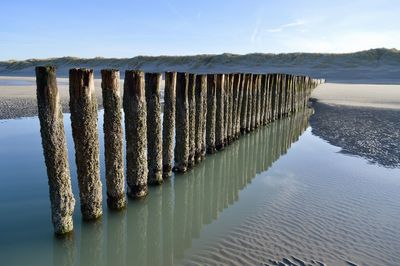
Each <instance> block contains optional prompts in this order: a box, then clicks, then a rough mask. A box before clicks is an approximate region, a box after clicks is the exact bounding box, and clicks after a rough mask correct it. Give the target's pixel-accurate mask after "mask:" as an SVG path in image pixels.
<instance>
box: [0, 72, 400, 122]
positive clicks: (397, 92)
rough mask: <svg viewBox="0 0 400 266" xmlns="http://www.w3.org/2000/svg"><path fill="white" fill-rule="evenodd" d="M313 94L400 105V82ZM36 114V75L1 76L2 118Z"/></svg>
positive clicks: (64, 93) (333, 100) (344, 101)
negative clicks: (398, 83)
mask: <svg viewBox="0 0 400 266" xmlns="http://www.w3.org/2000/svg"><path fill="white" fill-rule="evenodd" d="M57 81H58V89H59V93H60V98H61V103H62V106H63V111H64V112H68V111H69V109H68V101H69V95H68V94H69V93H68V79H67V78H58V79H57ZM163 85H164V84H161V88H163ZM122 87H123V80H121V88H122ZM95 88H96V94H97V97H98V104H99V108H102V98H101V80H100V79H95ZM312 98H313V99H314V100H316V101H318V102H323V103H327V104H336V105H346V106H360V107H375V108H391V109H400V85H371V84H336V83H325V84H322V85H320V86H318V87H317V88H316V89H315V90H314V92H313V93H312ZM36 115H37V104H36V81H35V78H34V77H10V76H0V119H12V118H19V117H31V116H36Z"/></svg>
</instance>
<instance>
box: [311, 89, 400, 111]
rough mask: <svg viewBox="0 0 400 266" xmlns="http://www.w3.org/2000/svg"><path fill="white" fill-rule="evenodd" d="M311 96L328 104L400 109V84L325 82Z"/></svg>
mask: <svg viewBox="0 0 400 266" xmlns="http://www.w3.org/2000/svg"><path fill="white" fill-rule="evenodd" d="M311 96H312V97H313V98H314V99H316V100H317V101H319V102H323V103H327V104H336V105H346V106H359V107H375V108H391V109H400V85H371V84H336V83H325V84H322V85H320V86H318V87H317V88H316V89H315V90H314V91H313V93H312V95H311Z"/></svg>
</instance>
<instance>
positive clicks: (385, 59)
mask: <svg viewBox="0 0 400 266" xmlns="http://www.w3.org/2000/svg"><path fill="white" fill-rule="evenodd" d="M38 65H55V66H57V67H58V75H59V76H60V77H67V76H68V69H69V68H72V67H90V68H94V69H95V74H96V75H97V77H98V76H99V71H100V69H102V68H118V69H121V70H125V69H142V70H144V71H157V72H164V71H173V70H175V71H192V72H197V73H199V72H201V73H210V72H254V73H267V72H268V73H269V72H281V73H291V74H298V75H309V76H312V77H315V78H326V79H327V81H329V82H341V83H380V84H383V83H384V84H400V51H398V50H396V49H372V50H368V51H362V52H357V53H348V54H317V53H289V54H260V53H254V54H246V55H235V54H220V55H195V56H154V57H151V56H137V57H133V58H101V57H96V58H91V59H84V58H75V57H61V58H52V59H29V60H24V61H5V62H0V75H3V76H6V75H12V76H34V67H35V66H38ZM121 74H122V75H123V73H121Z"/></svg>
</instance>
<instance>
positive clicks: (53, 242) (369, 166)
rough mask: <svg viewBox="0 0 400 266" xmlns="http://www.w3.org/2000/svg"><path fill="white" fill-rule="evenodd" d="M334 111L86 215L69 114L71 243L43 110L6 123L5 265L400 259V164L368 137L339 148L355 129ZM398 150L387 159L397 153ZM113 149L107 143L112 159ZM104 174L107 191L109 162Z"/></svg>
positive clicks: (281, 126) (0, 151) (1, 127)
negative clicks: (62, 222) (340, 126)
mask: <svg viewBox="0 0 400 266" xmlns="http://www.w3.org/2000/svg"><path fill="white" fill-rule="evenodd" d="M331 112H332V110H329V109H328V110H325V109H321V110H319V109H318V108H317V114H316V115H315V116H314V120H313V119H312V120H311V125H312V127H311V126H310V125H309V122H308V119H309V117H308V115H306V114H302V115H296V116H294V117H291V118H288V119H284V120H282V121H279V122H275V123H273V124H271V125H269V126H267V127H264V128H262V129H260V130H257V131H256V132H254V133H252V134H249V135H246V136H243V137H242V138H241V139H240V140H239V141H237V142H235V143H234V144H232V145H230V146H229V147H228V148H226V149H225V150H224V151H223V152H220V153H218V154H216V155H213V156H208V157H207V159H206V160H205V161H203V162H202V163H201V164H200V165H199V166H197V167H196V168H195V169H194V170H192V171H191V172H189V173H187V174H185V175H177V176H175V177H173V178H172V179H171V180H168V181H166V182H165V183H164V184H163V185H162V186H159V187H152V188H150V191H149V196H148V197H147V198H146V199H144V200H142V201H132V200H130V201H129V204H128V208H127V209H126V210H125V211H123V212H109V211H108V210H107V209H106V204H105V202H104V205H103V206H104V215H103V218H102V219H101V220H100V221H98V222H96V223H84V222H82V220H81V215H80V210H79V197H78V190H77V189H78V186H77V180H76V168H75V163H74V155H73V148H72V147H73V142H72V136H71V128H70V120H69V116H68V115H65V117H64V119H65V127H66V134H67V137H68V140H67V141H68V147H69V160H70V166H71V175H72V181H73V192H74V195H75V198H76V200H77V203H76V206H75V213H74V229H75V230H74V234H73V237H72V238H71V239H66V240H59V239H56V238H54V236H53V228H52V224H51V217H50V202H49V197H48V185H47V175H46V169H45V165H44V158H43V155H42V147H41V139H40V133H39V121H38V118H37V117H35V118H24V119H17V120H0V213H1V219H0V228H1V235H0V258H1V263H0V264H2V265H146V264H147V265H162V264H164V265H172V264H199V265H202V264H227V265H232V264H238V265H243V264H251V265H254V264H256V265H257V264H264V265H265V264H271V265H274V263H278V262H285V263H287V264H289V261H290V262H292V263H294V264H298V265H301V263H302V262H304V263H309V264H311V265H319V264H318V263H324V264H327V265H346V264H347V263H350V262H351V263H356V264H360V265H382V264H383V265H400V252H399V250H400V223H399V222H398V221H399V220H400V169H399V168H398V166H397V165H396V164H393V163H392V164H391V165H389V166H388V165H385V164H382V163H379V162H376V161H371V159H370V158H372V157H368V156H365V153H368V151H365V150H363V151H362V153H360V154H358V153H357V149H355V148H357V146H356V145H355V144H354V145H353V146H352V144H351V143H356V144H358V145H359V141H355V142H354V141H353V142H352V141H347V142H345V143H347V144H346V145H347V146H346V147H345V148H346V151H347V150H351V151H352V153H349V152H343V150H342V148H341V147H339V146H335V145H340V143H341V142H337V143H335V142H334V141H333V140H332V139H339V140H341V139H343V138H344V139H346V138H349V136H347V135H344V136H342V137H341V136H340V134H342V133H341V132H340V131H338V130H336V129H335V128H334V127H332V130H331V132H330V131H329V130H326V124H322V122H318V121H326V119H325V118H328V117H330V113H331ZM397 115H399V113H397ZM343 117H344V116H342V115H340V116H337V117H336V120H337V119H339V120H340V119H344V120H346V119H345V118H343ZM394 117H399V116H396V115H395V116H394ZM364 119H368V118H364ZM385 119H389V120H390V119H392V118H390V117H389V118H385ZM346 121H350V120H346ZM389 122H390V121H389ZM391 122H393V121H391ZM393 123H396V122H393ZM397 123H398V122H397ZM99 126H100V128H102V113H101V112H100V116H99ZM321 128H322V129H325V130H322V129H321ZM395 128H397V127H396V126H395ZM328 129H329V127H328ZM372 130H373V127H372ZM321 132H323V133H324V134H322V133H321ZM329 132H330V133H329ZM363 133H364V134H357V133H355V134H354V135H355V136H352V137H353V138H358V139H359V140H360V141H362V140H363V139H364V138H365V139H367V135H368V134H366V132H365V131H364V132H363ZM326 134H328V135H326ZM329 134H331V135H333V136H335V138H331V139H330V138H329ZM102 139H103V134H102V130H100V140H101V141H102ZM386 141H388V142H389V143H390V142H391V143H390V144H391V145H394V147H397V148H399V147H398V143H397V141H398V139H395V138H393V139H390V136H389V139H387V138H386ZM349 143H350V144H349ZM396 143H397V144H396ZM378 144H379V143H378ZM348 146H352V149H350V148H349V147H348ZM373 147H374V148H371V151H370V153H373V152H374V149H378V150H379V149H380V147H379V146H378V145H377V144H376V143H375V146H373ZM390 147H392V146H390ZM388 150H389V152H388V154H387V155H386V156H388V159H390V156H395V155H396V154H397V153H395V152H393V153H391V152H390V148H389V149H388ZM103 151H104V150H103V143H101V158H100V159H101V161H102V162H104V157H103ZM373 158H376V156H375V157H373ZM388 161H390V162H393V161H394V162H396V160H395V159H394V160H388ZM101 173H102V180H103V190H105V180H104V164H103V165H102V169H101ZM104 195H105V191H104ZM104 198H105V197H104Z"/></svg>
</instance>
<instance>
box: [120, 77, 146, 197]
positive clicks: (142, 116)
mask: <svg viewBox="0 0 400 266" xmlns="http://www.w3.org/2000/svg"><path fill="white" fill-rule="evenodd" d="M144 82H145V81H144V73H143V72H142V71H134V70H127V71H125V81H124V97H123V107H124V113H125V138H126V179H127V184H128V196H129V197H131V198H140V197H144V196H146V195H147V192H148V188H147V177H148V167H147V105H146V97H145V90H144V87H145V86H144V84H145V83H144Z"/></svg>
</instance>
